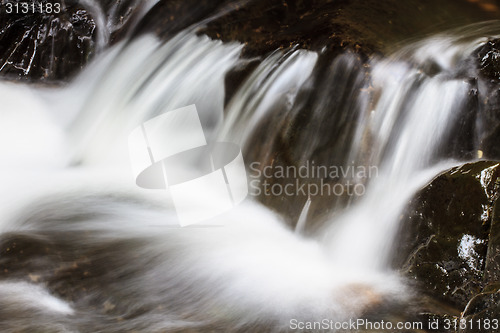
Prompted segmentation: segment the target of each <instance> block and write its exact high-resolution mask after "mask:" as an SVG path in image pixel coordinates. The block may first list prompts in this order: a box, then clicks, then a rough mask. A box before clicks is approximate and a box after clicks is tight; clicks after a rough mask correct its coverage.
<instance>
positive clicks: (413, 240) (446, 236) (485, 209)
mask: <svg viewBox="0 0 500 333" xmlns="http://www.w3.org/2000/svg"><path fill="white" fill-rule="evenodd" d="M499 184H500V163H495V162H487V161H482V162H477V163H472V164H465V165H463V166H460V167H455V168H453V169H451V170H448V171H447V172H445V173H443V174H441V175H440V176H438V177H437V178H435V179H434V180H433V181H432V182H431V183H430V184H429V185H427V186H426V187H425V188H424V189H422V190H421V191H420V192H419V193H418V194H417V195H416V196H415V197H414V198H413V199H412V200H411V204H410V206H409V207H410V208H409V209H408V210H407V212H406V213H405V214H404V215H403V216H402V231H401V237H400V239H399V241H398V244H397V246H396V251H395V253H399V255H398V257H397V258H396V260H395V262H394V263H395V266H396V267H402V270H403V272H404V273H405V274H406V275H407V276H408V277H409V278H410V279H412V280H416V283H417V285H418V288H420V289H421V290H422V291H423V292H425V293H427V294H428V295H432V296H433V297H436V298H438V299H440V300H441V301H443V302H445V303H446V304H449V305H453V306H456V307H458V308H461V309H463V308H464V307H465V306H466V304H467V303H468V302H469V300H470V299H471V298H472V297H473V296H474V295H476V294H478V293H480V292H482V291H483V288H484V287H485V286H486V285H487V284H491V283H494V282H498V280H497V279H498V273H497V271H496V268H495V267H494V266H495V265H496V264H497V262H498V258H499V257H498V253H497V251H498V249H497V245H498V244H496V243H494V239H495V238H496V237H498V234H492V233H493V232H494V230H496V227H495V228H492V226H496V225H497V224H498V221H496V219H494V218H493V216H494V214H493V208H494V205H495V202H496V201H497V199H498V196H499ZM490 240H491V241H490ZM492 242H493V243H494V244H495V245H491V244H492ZM489 246H494V248H495V250H494V251H490V250H489V249H488V248H489ZM490 262H491V263H490ZM488 263H490V264H488ZM488 266H490V267H492V268H491V271H492V273H491V274H489V275H488V274H486V273H485V267H488Z"/></svg>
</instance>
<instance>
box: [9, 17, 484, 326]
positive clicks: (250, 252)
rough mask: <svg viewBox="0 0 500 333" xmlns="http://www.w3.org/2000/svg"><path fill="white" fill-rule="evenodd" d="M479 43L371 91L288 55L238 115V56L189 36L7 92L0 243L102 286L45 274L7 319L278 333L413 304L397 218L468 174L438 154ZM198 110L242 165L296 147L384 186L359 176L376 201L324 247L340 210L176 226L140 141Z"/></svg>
mask: <svg viewBox="0 0 500 333" xmlns="http://www.w3.org/2000/svg"><path fill="white" fill-rule="evenodd" d="M101 24H102V23H101ZM483 28H484V29H483ZM483 28H481V29H478V28H477V27H473V28H471V30H474V31H475V33H474V34H472V33H470V34H467V33H466V32H465V31H461V32H460V36H461V37H460V38H458V37H455V33H454V32H453V33H450V34H445V35H440V36H434V37H432V38H430V39H426V40H424V41H420V42H416V43H412V44H409V45H407V46H405V47H403V48H402V49H400V50H399V51H398V52H396V53H394V54H392V55H391V56H389V57H387V58H384V59H378V58H373V59H371V60H370V63H369V64H368V65H369V68H370V73H371V76H370V78H369V79H367V69H366V66H365V64H363V63H362V62H361V60H360V59H358V57H357V56H356V55H355V54H352V53H346V54H341V55H338V56H337V57H335V58H334V59H333V60H331V61H330V60H328V61H326V60H324V59H325V57H326V56H327V55H325V54H324V53H322V52H313V51H305V50H301V49H298V48H296V47H293V48H291V49H289V50H286V51H276V52H274V53H273V54H271V55H269V56H267V57H266V58H265V59H263V60H262V61H260V62H259V64H258V65H257V66H256V67H255V68H254V69H253V70H251V72H250V73H249V75H248V76H247V77H246V78H245V79H244V80H243V82H242V83H241V85H240V86H239V87H238V89H237V90H236V91H235V92H234V94H233V95H232V96H231V98H230V99H229V101H228V102H227V104H224V97H225V96H224V93H225V86H224V84H225V83H224V78H225V76H226V74H227V73H228V72H229V71H231V70H232V69H234V68H235V67H237V66H238V65H241V64H242V63H243V64H244V63H245V61H248V60H241V59H240V52H241V50H242V47H243V46H242V45H241V44H239V43H229V44H223V43H222V42H220V41H213V40H210V39H209V38H208V37H204V36H197V35H196V34H195V33H194V31H193V30H192V29H188V30H187V31H183V32H181V33H179V34H177V35H176V36H174V37H173V38H171V39H170V40H168V41H166V42H160V41H158V40H157V39H156V38H155V37H152V36H149V35H145V36H141V37H137V38H136V39H134V40H130V41H124V42H121V43H119V44H116V45H114V46H113V47H112V48H111V49H109V50H106V51H105V52H103V53H102V54H101V55H100V56H99V57H98V58H97V59H96V60H95V61H94V62H93V63H92V64H90V65H89V67H88V68H86V69H85V70H84V71H83V73H81V74H80V75H79V77H77V78H76V79H75V80H74V81H73V82H72V83H71V84H70V85H69V86H68V87H65V88H61V89H58V90H53V89H35V88H33V87H24V86H22V85H19V84H12V83H5V82H2V83H1V85H0V97H2V98H5V100H8V103H7V105H6V107H5V108H3V109H2V113H1V114H0V117H1V120H2V122H1V123H0V128H1V131H0V135H1V136H0V138H1V139H0V149H1V151H2V154H4V155H3V158H4V160H5V163H3V164H2V165H1V166H0V168H1V169H0V170H2V175H1V179H2V181H5V184H8V187H6V188H3V189H2V190H1V192H0V199H1V200H0V207H1V208H2V210H1V211H2V216H1V217H2V218H3V220H5V221H7V222H2V225H1V226H2V228H1V230H2V232H3V233H4V234H8V235H11V236H9V237H13V236H12V235H16V234H18V235H21V236H23V237H26V239H28V240H29V241H30V242H33V243H36V244H41V245H40V246H41V247H43V248H45V249H48V250H47V251H48V252H47V253H51V254H50V255H47V258H46V259H43V260H47V262H45V261H44V263H46V264H47V265H48V266H47V267H50V268H47V270H51V272H52V271H58V272H59V271H64V272H66V274H70V273H71V272H73V271H72V270H75V272H78V273H80V271H78V269H80V266H83V267H84V268H83V269H82V270H83V273H82V274H83V276H91V278H92V279H90V280H85V279H83V278H82V279H81V281H80V280H78V279H77V278H75V281H73V280H72V282H71V283H73V284H74V285H71V284H70V285H69V286H68V283H67V282H65V281H64V279H63V278H60V277H57V278H54V279H52V280H51V279H48V280H47V281H48V282H47V283H46V285H40V286H38V285H37V286H36V287H34V286H33V284H36V282H37V281H38V280H39V279H44V278H46V276H47V275H50V274H49V273H47V272H46V271H44V270H43V267H42V268H40V267H38V266H36V265H34V266H33V267H35V268H33V269H38V270H40V271H39V272H38V271H37V272H38V273H31V271H30V274H32V275H31V282H33V283H31V282H30V283H29V284H28V283H26V284H25V283H24V282H18V281H7V282H5V283H3V284H0V306H3V305H4V303H5V302H12V304H14V305H15V306H13V307H11V308H8V309H9V311H11V309H13V310H12V311H13V313H14V312H15V311H17V310H18V309H19V307H17V305H16V304H18V303H23V302H24V303H26V302H30V300H31V299H32V298H36V297H37V295H39V296H40V300H39V303H40V304H38V303H37V304H34V305H33V307H42V308H44V309H43V311H46V312H47V313H48V314H50V316H51V317H50V318H53V319H51V322H43V323H42V324H43V325H44V327H45V329H46V330H48V331H51V330H54V331H56V330H63V328H64V329H66V331H78V330H82V331H89V330H90V329H93V330H95V331H106V332H120V331H132V330H138V331H162V330H163V331H169V330H172V331H173V330H179V329H200V330H206V331H208V330H217V329H220V327H224V329H225V330H227V331H237V330H241V331H245V330H247V331H248V330H254V331H259V329H261V330H264V329H266V330H267V331H273V332H274V331H276V332H278V331H280V330H286V329H287V328H288V325H289V321H290V319H291V318H297V319H300V320H315V319H316V320H317V318H330V319H334V320H338V321H342V320H347V319H349V318H353V317H357V316H359V315H362V314H364V313H366V312H368V311H370V310H373V309H374V308H376V306H377V305H380V304H384V303H386V302H387V303H397V302H402V301H404V300H405V299H406V297H407V296H408V295H409V293H410V292H409V291H408V290H407V288H406V287H405V285H404V282H403V281H401V279H400V277H399V276H398V274H397V272H392V271H391V270H389V269H388V268H387V264H388V261H389V260H390V258H391V245H392V243H393V240H394V238H395V237H396V234H397V232H398V228H399V225H398V222H399V215H400V214H401V212H402V210H403V209H404V207H405V205H406V203H407V202H408V200H409V199H410V198H411V196H412V195H413V194H414V193H415V191H417V190H418V189H419V188H420V187H421V186H423V185H425V183H426V182H428V181H429V180H430V179H431V177H433V176H435V175H436V174H437V173H438V172H439V171H441V170H444V169H445V168H446V167H448V166H450V165H453V164H454V163H457V161H454V160H453V159H451V158H448V156H446V157H443V156H442V155H441V154H442V151H441V150H442V144H443V142H445V141H446V140H449V139H450V138H451V140H452V139H453V133H452V132H453V131H452V129H453V128H455V126H456V125H457V122H458V121H459V120H460V117H461V115H462V114H463V113H464V112H466V111H467V110H466V109H465V106H466V101H467V99H468V94H469V92H470V91H471V89H472V88H473V87H472V86H471V83H470V82H468V81H467V80H465V79H464V77H463V76H461V75H460V72H461V70H462V66H463V64H464V62H466V60H467V58H468V57H469V56H470V54H471V52H472V51H473V50H474V49H475V48H476V47H478V46H479V45H481V43H483V42H484V41H485V39H484V38H483V37H482V36H483V35H486V31H489V30H487V29H488V26H485V27H483ZM485 29H486V30H485ZM102 38H105V36H104V37H102ZM440 48H445V49H446V52H436V51H435V49H440ZM321 66H324V67H321ZM312 90H315V91H316V92H314V94H313V93H312V92H311V91H312ZM360 91H361V92H360ZM190 104H195V105H196V106H197V108H198V110H199V111H200V112H199V114H200V119H201V123H202V125H203V128H204V130H205V131H206V134H207V141H215V140H226V141H232V142H235V143H237V144H239V145H241V147H242V148H243V150H244V152H245V156H244V157H245V162H246V163H247V164H250V163H251V162H253V161H257V162H259V163H272V162H269V161H270V160H272V159H273V155H272V149H274V148H275V147H274V144H275V143H277V142H278V141H279V140H290V142H293V143H294V145H290V146H292V147H290V151H291V152H290V156H291V157H290V159H291V161H292V162H291V164H293V163H296V164H295V166H298V165H299V166H300V165H303V164H304V163H305V162H307V161H309V162H313V161H315V162H316V163H322V165H323V164H327V163H331V164H333V165H335V166H339V167H346V166H350V165H362V166H374V167H376V168H377V169H378V173H377V177H374V178H373V179H369V181H368V182H366V183H362V182H361V181H360V180H359V179H356V175H355V176H354V177H353V180H354V181H355V182H357V183H359V184H363V185H364V186H366V193H365V194H364V195H363V196H362V197H360V198H359V199H357V200H355V201H353V202H352V203H350V204H349V205H346V206H345V207H342V209H341V210H340V212H339V213H337V214H336V215H334V216H329V217H328V218H326V219H325V220H324V221H323V225H322V228H321V229H320V230H319V231H318V232H317V233H316V234H313V235H307V234H305V233H304V232H303V231H304V230H305V229H306V228H307V217H308V215H309V213H310V212H311V211H312V210H314V207H315V206H314V203H315V200H329V199H331V200H332V201H333V200H334V198H326V199H325V198H315V197H313V196H311V197H308V198H307V201H306V202H305V204H304V205H302V206H301V207H299V211H301V212H302V213H301V214H300V216H299V215H297V216H296V220H298V225H297V232H294V230H292V228H290V227H289V226H287V225H286V223H285V222H284V218H283V217H282V216H280V215H279V214H278V213H276V212H274V211H273V210H272V209H270V208H269V207H265V206H263V205H262V204H259V203H257V200H256V198H248V199H247V200H246V201H245V202H243V203H242V204H241V205H239V206H237V207H236V208H234V209H233V210H231V211H229V212H227V213H226V214H223V215H220V216H218V217H217V218H216V219H218V220H220V221H221V222H222V224H223V225H224V227H213V228H202V227H192V228H180V227H177V225H176V216H175V212H174V210H173V207H172V205H171V203H170V202H169V199H168V198H167V196H168V194H167V193H166V192H165V191H155V190H144V189H140V188H138V187H136V186H135V180H134V179H133V177H132V174H131V172H130V162H129V156H128V152H127V136H128V134H129V133H130V131H131V130H132V129H134V128H135V127H137V126H138V125H140V124H141V123H143V122H144V121H147V120H149V119H151V118H153V117H155V116H157V115H159V114H161V113H163V112H166V111H170V110H173V109H176V108H179V107H183V106H186V105H190ZM304 119H305V120H307V121H306V122H304ZM19 124H22V126H21V130H19V131H17V130H13V128H15V127H16V126H19ZM348 177H350V176H348ZM201 190H207V193H209V189H200V191H201ZM210 199H211V198H209V197H207V200H210ZM331 205H332V206H334V204H333V203H332V204H331ZM271 208H272V207H271ZM30 237H31V238H30ZM58 246H60V247H58ZM49 250H51V251H52V250H53V251H54V252H50V251H49ZM52 253H54V254H52ZM40 260H42V259H40ZM89 263H91V264H94V265H96V266H95V267H97V268H96V269H95V270H93V269H92V265H91V264H89ZM30 264H33V263H31V262H30ZM72 265H74V266H72ZM85 269H86V270H85ZM68 272H69V273H68ZM33 274H35V275H33ZM75 274H76V273H75ZM85 274H87V275H85ZM93 274H94V275H93ZM63 276H64V275H63ZM9 286H15V288H13V289H11V288H9ZM72 288H73V289H72ZM67 290H73V291H74V295H73V294H71V293H69V292H68V291H67ZM82 290H84V291H87V293H84V292H83V291H82ZM29 293H32V295H31V296H30V297H28V296H26V294H29ZM16 295H17V296H16ZM4 296H5V297H4ZM7 296H8V297H7ZM65 297H66V298H67V299H65ZM5 304H7V303H5ZM21 308H22V307H21ZM28 308H29V307H28ZM96 309H97V310H96ZM43 311H42V312H43ZM9 313H10V312H9ZM40 313H41V312H40ZM38 315H39V312H37V316H38ZM71 316H74V317H71ZM68 318H69V319H68ZM124 318H125V319H126V318H133V319H131V320H124ZM54 323H55V324H54ZM59 324H60V325H61V326H57V325H59ZM61 327H63V328H61ZM269 327H272V328H271V329H270V328H269Z"/></svg>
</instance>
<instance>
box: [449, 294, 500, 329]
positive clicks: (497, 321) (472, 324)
mask: <svg viewBox="0 0 500 333" xmlns="http://www.w3.org/2000/svg"><path fill="white" fill-rule="evenodd" d="M458 326H459V329H458V332H460V333H480V332H484V333H491V332H500V292H499V291H496V292H485V293H480V294H478V295H476V296H475V297H474V298H473V299H471V301H470V302H469V304H467V307H466V308H465V311H464V313H463V316H462V318H461V322H459V324H458ZM460 326H461V327H460Z"/></svg>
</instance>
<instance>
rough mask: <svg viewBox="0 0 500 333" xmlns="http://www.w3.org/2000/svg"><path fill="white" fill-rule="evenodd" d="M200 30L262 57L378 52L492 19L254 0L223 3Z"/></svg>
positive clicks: (405, 6) (413, 6) (445, 5)
mask: <svg viewBox="0 0 500 333" xmlns="http://www.w3.org/2000/svg"><path fill="white" fill-rule="evenodd" d="M229 8H230V9H232V10H231V11H229V12H228V13H227V14H225V15H221V16H220V17H217V18H215V19H214V20H211V21H210V22H208V24H207V27H206V28H204V29H202V31H203V32H204V33H206V34H208V35H209V36H211V37H212V38H217V39H221V40H223V41H230V40H238V41H240V42H242V43H245V45H246V47H245V49H244V54H246V55H248V56H255V55H262V54H265V53H268V52H271V51H274V50H276V49H278V48H289V47H290V46H291V45H299V47H302V48H308V49H313V50H321V49H322V48H323V47H324V46H325V45H326V46H328V47H329V48H330V49H337V50H344V49H346V48H350V49H353V50H356V51H359V52H361V53H364V54H371V53H373V52H380V51H381V52H384V51H386V50H387V49H388V48H390V47H391V46H392V45H394V43H398V42H402V41H403V40H406V39H408V38H411V37H416V36H419V35H423V34H425V33H432V32H433V31H436V30H441V31H442V30H444V29H446V28H451V27H454V26H457V25H465V24H468V23H473V22H478V21H483V20H487V19H488V18H491V19H494V18H496V16H495V15H497V14H498V8H496V7H495V10H494V11H491V12H490V11H485V10H484V9H482V8H480V7H479V6H477V5H474V4H471V3H469V2H467V1H455V0H444V1H440V2H439V3H437V2H435V1H431V0H424V1H414V0H409V1H376V0H364V1H352V0H313V1H304V0H285V1H281V0H279V1H278V0H275V1H265V0H257V1H250V2H246V3H234V4H231V5H229Z"/></svg>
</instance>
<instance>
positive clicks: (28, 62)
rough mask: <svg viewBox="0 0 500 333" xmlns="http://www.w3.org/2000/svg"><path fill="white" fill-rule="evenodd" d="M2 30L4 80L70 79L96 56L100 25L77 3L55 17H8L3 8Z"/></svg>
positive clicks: (63, 7) (0, 60)
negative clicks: (97, 32) (97, 28)
mask: <svg viewBox="0 0 500 333" xmlns="http://www.w3.org/2000/svg"><path fill="white" fill-rule="evenodd" d="M41 3H42V4H49V3H50V2H48V1H45V0H44V1H42V2H41ZM54 8H55V7H54ZM0 27H1V28H0V29H1V32H0V74H1V75H2V76H3V77H7V78H11V79H21V80H25V79H32V80H33V79H40V80H44V81H56V80H62V79H66V78H69V77H71V76H72V75H73V74H75V73H76V72H78V70H80V69H81V68H82V67H83V66H85V64H87V62H88V61H89V60H90V59H91V58H92V56H93V54H94V53H95V52H94V51H95V43H96V23H95V21H94V19H93V17H91V15H90V14H89V13H88V12H87V10H86V9H85V8H84V7H83V6H80V5H78V4H76V3H70V2H68V3H67V4H66V3H61V11H60V12H59V13H51V14H48V13H44V14H41V13H28V14H22V13H20V14H14V13H11V14H7V13H6V12H5V11H4V10H3V8H2V12H1V14H0Z"/></svg>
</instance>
